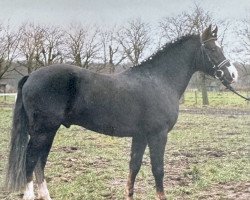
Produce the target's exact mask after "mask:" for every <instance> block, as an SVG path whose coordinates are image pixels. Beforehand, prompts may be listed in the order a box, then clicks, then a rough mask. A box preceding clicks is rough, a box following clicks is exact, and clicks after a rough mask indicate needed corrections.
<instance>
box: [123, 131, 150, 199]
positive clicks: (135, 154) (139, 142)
mask: <svg viewBox="0 0 250 200" xmlns="http://www.w3.org/2000/svg"><path fill="white" fill-rule="evenodd" d="M146 146H147V140H146V137H144V136H141V135H140V136H134V137H133V139H132V146H131V159H130V163H129V176H128V181H127V186H126V200H133V194H134V184H135V178H136V175H137V174H138V172H139V170H140V167H141V163H142V157H143V154H144V151H145V148H146Z"/></svg>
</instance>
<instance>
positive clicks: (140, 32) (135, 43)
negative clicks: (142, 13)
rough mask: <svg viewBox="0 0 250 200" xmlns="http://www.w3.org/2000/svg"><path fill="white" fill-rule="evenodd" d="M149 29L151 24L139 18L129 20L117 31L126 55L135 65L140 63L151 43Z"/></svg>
mask: <svg viewBox="0 0 250 200" xmlns="http://www.w3.org/2000/svg"><path fill="white" fill-rule="evenodd" d="M149 31H150V28H149V24H147V23H144V22H142V21H141V19H139V18H137V19H135V20H132V21H129V22H128V23H127V25H125V26H123V27H122V28H121V30H120V31H119V32H118V33H117V40H118V41H119V43H120V44H121V46H122V48H123V51H124V53H125V54H126V57H127V58H128V60H129V61H130V62H131V63H132V64H133V65H138V64H139V63H140V61H141V59H142V58H143V53H144V51H145V49H146V48H147V47H148V46H149V44H150V36H149V35H150V33H149Z"/></svg>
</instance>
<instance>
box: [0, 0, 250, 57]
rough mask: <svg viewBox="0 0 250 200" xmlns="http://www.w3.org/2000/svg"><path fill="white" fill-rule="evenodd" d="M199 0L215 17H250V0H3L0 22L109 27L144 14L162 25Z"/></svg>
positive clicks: (187, 9)
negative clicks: (170, 17) (163, 19)
mask: <svg viewBox="0 0 250 200" xmlns="http://www.w3.org/2000/svg"><path fill="white" fill-rule="evenodd" d="M195 3H196V4H198V5H199V6H200V7H202V8H203V9H204V10H205V11H209V12H210V14H212V16H213V17H214V20H215V21H219V20H229V21H230V22H235V21H237V20H239V21H240V20H242V19H246V18H250V0H0V24H1V23H3V24H8V25H10V27H12V28H15V27H18V26H20V25H21V24H23V23H26V22H34V23H39V24H41V25H58V26H61V27H64V28H67V27H69V25H71V24H74V23H77V24H79V23H82V24H85V25H86V24H87V25H88V24H89V25H97V26H99V27H105V28H107V29H108V28H109V27H112V26H114V25H122V24H124V23H126V22H128V20H131V19H133V18H140V19H141V20H142V21H144V22H147V23H149V24H150V25H153V26H158V24H159V21H160V20H161V19H162V18H163V17H167V16H176V15H178V14H180V13H181V12H183V11H190V10H192V9H193V8H194V5H195ZM228 36H229V37H228V41H230V43H231V41H234V44H233V45H231V47H229V48H227V50H228V52H231V50H232V49H235V46H239V41H238V44H237V42H236V40H237V38H236V39H235V36H234V35H232V34H228ZM225 41H226V40H225ZM233 56H236V54H235V53H233ZM239 56H241V55H239ZM239 56H238V55H237V56H236V57H235V58H233V57H232V56H231V59H234V60H236V59H238V57H239Z"/></svg>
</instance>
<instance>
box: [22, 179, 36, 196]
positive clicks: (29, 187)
mask: <svg viewBox="0 0 250 200" xmlns="http://www.w3.org/2000/svg"><path fill="white" fill-rule="evenodd" d="M34 199H35V194H34V186H33V181H31V182H29V183H27V185H26V188H25V191H24V194H23V200H34Z"/></svg>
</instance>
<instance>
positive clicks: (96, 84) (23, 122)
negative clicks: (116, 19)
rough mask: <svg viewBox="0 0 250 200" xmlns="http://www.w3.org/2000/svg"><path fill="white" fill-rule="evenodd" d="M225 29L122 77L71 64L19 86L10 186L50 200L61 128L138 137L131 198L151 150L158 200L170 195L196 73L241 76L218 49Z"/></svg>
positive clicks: (182, 43)
mask: <svg viewBox="0 0 250 200" xmlns="http://www.w3.org/2000/svg"><path fill="white" fill-rule="evenodd" d="M216 39H217V28H216V29H214V30H211V26H209V27H208V28H207V29H206V30H205V31H204V32H203V33H202V35H201V36H200V35H188V36H185V37H182V38H180V39H178V40H177V41H176V42H174V43H168V44H166V45H165V46H164V48H163V49H161V50H159V51H158V52H157V53H156V54H154V55H153V56H152V57H150V59H148V60H146V61H144V62H142V63H141V64H140V65H138V66H135V67H133V68H130V69H128V70H127V71H124V72H123V73H120V74H115V75H101V74H97V73H93V72H91V71H88V70H85V69H81V68H79V67H76V66H70V65H65V64H60V65H53V66H50V67H45V68H42V69H39V70H37V71H35V72H33V73H32V74H31V75H30V76H25V77H24V78H23V79H21V81H20V82H19V86H18V96H17V101H16V105H15V110H14V117H13V128H12V138H11V149H10V154H9V163H8V172H7V177H6V186H7V188H8V189H9V190H12V191H14V190H21V189H23V188H25V192H24V194H25V195H24V197H23V199H24V200H33V199H34V198H35V195H34V191H33V177H32V175H33V173H35V176H36V179H37V183H38V190H39V191H38V194H39V198H41V199H45V200H50V196H49V191H48V189H47V185H46V182H45V179H44V168H45V164H46V161H47V157H48V154H49V151H50V148H51V145H52V142H53V139H54V136H55V134H56V132H57V130H58V128H59V126H60V125H61V124H63V125H64V126H66V127H69V126H70V125H73V124H75V125H80V126H83V127H85V128H87V129H89V130H93V131H95V132H98V133H102V134H106V135H112V136H117V137H132V138H133V139H132V146H131V160H130V163H129V168H130V171H129V176H128V181H127V186H126V191H127V194H126V198H127V199H128V200H131V199H133V193H134V183H135V178H136V175H137V173H138V172H139V170H140V167H141V163H142V157H143V154H144V150H145V148H146V146H147V145H148V146H149V149H150V158H151V165H152V172H153V175H154V178H155V185H156V193H157V194H156V196H157V198H158V199H160V200H164V199H166V197H165V194H164V188H163V175H164V169H163V167H164V161H163V158H164V150H165V145H166V142H167V135H168V132H169V131H170V130H171V129H172V127H173V126H174V124H175V123H176V120H177V117H178V110H179V103H178V102H179V98H180V97H181V95H182V94H183V92H184V90H185V89H186V87H187V85H188V82H189V80H190V78H191V76H192V75H193V73H194V72H196V71H203V72H205V73H206V74H209V75H211V76H213V77H217V78H219V79H220V80H221V81H223V83H226V84H231V83H232V82H234V81H236V79H237V76H238V75H237V71H236V69H235V68H234V66H232V65H231V64H230V62H229V61H228V60H227V59H226V58H225V56H224V55H223V52H222V49H221V48H220V46H219V45H218V44H217V42H216Z"/></svg>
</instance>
